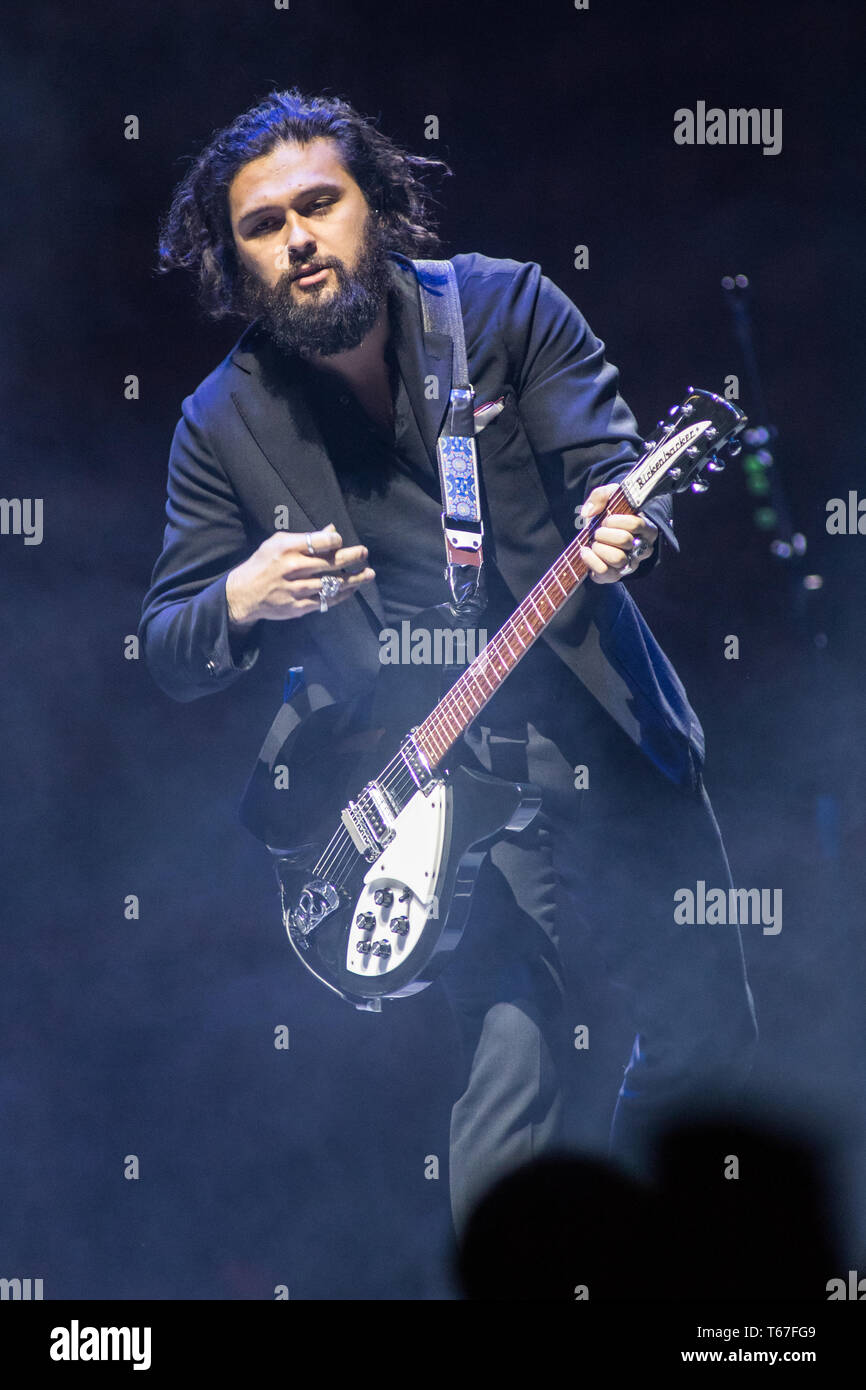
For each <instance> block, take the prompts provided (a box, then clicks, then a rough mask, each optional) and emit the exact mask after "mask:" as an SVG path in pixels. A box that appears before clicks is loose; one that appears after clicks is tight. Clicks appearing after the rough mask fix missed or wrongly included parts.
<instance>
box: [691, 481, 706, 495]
mask: <svg viewBox="0 0 866 1390" xmlns="http://www.w3.org/2000/svg"><path fill="white" fill-rule="evenodd" d="M709 486H710V485H709V483H707V482H705V481H704V479H703V478H695V481H694V482H693V483H692V492H708V491H709Z"/></svg>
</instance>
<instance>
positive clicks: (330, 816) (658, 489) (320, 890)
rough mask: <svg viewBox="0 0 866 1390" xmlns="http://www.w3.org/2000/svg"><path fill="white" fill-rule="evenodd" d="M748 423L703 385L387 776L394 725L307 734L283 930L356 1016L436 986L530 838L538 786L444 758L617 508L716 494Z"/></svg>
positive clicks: (283, 881) (320, 713)
mask: <svg viewBox="0 0 866 1390" xmlns="http://www.w3.org/2000/svg"><path fill="white" fill-rule="evenodd" d="M745 424H746V416H745V415H744V414H743V412H742V411H741V410H740V409H739V408H738V407H737V406H735V405H733V404H731V403H730V402H729V401H725V400H723V399H722V398H721V397H719V396H716V395H714V394H713V393H712V392H709V391H701V390H696V389H694V388H692V387H689V390H688V393H687V395H686V399H685V400H684V401H683V402H682V404H681V405H679V406H673V407H672V408H671V410H670V412H669V415H668V420H667V422H660V424H659V426H658V428H657V430H656V431H655V433H654V435H652V436H651V437H650V439H649V441H648V442H647V447H646V449H645V451H644V453H643V454H642V456H641V458H640V459H639V460H638V462H637V463H636V464H635V465H634V467H633V468H632V470H631V472H630V473H629V474H628V476H627V477H626V478H625V479H624V480H623V481H622V482H621V483H620V484H619V486H618V488H617V491H616V492H615V493H614V494H613V496H612V497H611V499H610V501H609V502H608V504H607V506H606V508H605V510H604V511H603V512H602V513H601V514H600V515H598V516H596V517H593V518H592V519H591V520H590V521H589V522H587V524H586V525H585V526H584V527H583V529H582V530H581V531H580V532H579V533H578V534H577V535H576V536H575V538H574V540H573V541H572V542H571V543H570V544H569V545H568V546H567V547H566V549H565V550H564V551H563V553H562V554H561V555H560V557H559V559H558V560H556V561H555V563H554V564H553V565H551V567H550V569H549V570H548V571H547V572H546V574H544V575H542V577H541V578H540V579H539V581H538V583H537V584H536V585H535V587H534V588H533V589H532V590H531V591H530V592H529V593H528V594H527V595H526V597H525V598H524V600H523V602H522V603H521V604H520V605H519V606H518V608H517V609H516V610H515V612H514V613H513V614H512V615H511V617H510V618H509V619H508V621H507V622H506V623H504V624H503V626H502V627H501V628H500V629H499V631H498V632H497V633H496V635H495V636H494V637H493V638H491V639H490V640H489V641H488V643H487V645H486V646H485V647H484V648H483V649H482V651H481V652H480V653H479V655H478V656H476V657H475V659H474V661H472V662H471V663H470V664H469V665H468V666H466V667H465V669H464V670H463V672H462V674H461V675H460V676H459V677H458V678H457V679H456V681H455V682H454V683H453V685H451V687H450V689H448V690H447V692H446V693H445V694H444V695H443V696H442V698H441V699H440V700H439V702H438V704H436V706H435V708H434V709H433V710H432V711H431V712H430V713H429V714H428V715H427V717H426V719H424V720H423V722H422V723H420V724H417V725H415V726H413V727H412V728H410V729H409V732H408V733H404V734H403V736H402V737H400V729H397V731H396V737H394V738H393V740H392V741H391V744H390V751H392V756H391V757H390V759H389V761H388V762H386V763H385V765H384V766H383V767H382V766H380V770H379V771H378V773H377V774H376V775H374V776H367V772H365V768H366V769H367V771H372V770H373V768H372V767H371V765H370V760H371V757H375V758H376V760H377V765H379V764H381V759H382V756H383V752H385V751H388V743H389V733H388V730H387V728H384V729H383V728H379V729H375V728H373V729H370V728H368V729H367V730H366V732H363V733H361V734H360V735H359V733H358V730H357V729H354V730H352V729H348V730H347V729H346V727H345V724H341V718H342V716H341V714H340V706H326V707H325V708H324V709H321V710H317V711H315V712H314V713H313V714H311V715H310V716H309V717H308V718H307V719H305V720H304V721H303V723H302V724H301V726H300V728H299V729H298V731H297V733H296V735H295V736H293V739H292V747H291V771H290V791H289V795H290V797H291V798H292V802H293V813H292V815H291V816H290V818H289V821H288V822H287V824H289V825H290V827H291V829H290V830H289V832H288V833H289V834H291V835H293V836H294V837H295V842H294V846H293V847H286V845H285V844H283V845H282V846H281V847H280V848H276V847H274V846H273V845H269V846H268V847H269V849H270V850H271V853H272V855H273V856H274V860H275V867H276V871H277V880H278V883H279V887H280V897H281V902H282V913H283V922H284V925H285V928H286V931H287V933H288V937H289V941H290V942H291V944H292V947H293V948H294V950H295V952H296V954H297V956H298V959H299V960H301V961H302V962H303V964H304V965H305V966H306V967H307V969H308V970H309V971H311V973H312V974H313V975H315V976H316V978H317V979H318V980H320V981H321V982H322V983H323V984H324V985H326V986H327V987H328V988H329V989H331V990H333V991H334V992H335V993H337V994H338V995H340V996H341V997H342V998H343V999H345V1000H347V1001H348V1002H349V1003H351V1004H353V1005H354V1006H355V1007H356V1008H358V1009H367V1010H372V1011H375V1012H378V1011H380V1010H381V1007H382V1000H383V999H397V998H400V997H403V996H406V995H411V994H414V993H416V992H418V991H419V990H422V989H425V988H426V987H427V986H428V985H429V984H430V983H431V982H432V981H433V980H434V979H435V978H436V976H437V975H438V974H439V973H440V971H441V970H442V968H443V967H444V965H445V964H446V963H447V961H448V960H449V959H450V958H451V955H452V952H453V951H454V949H455V948H456V947H457V945H458V944H459V942H460V939H461V937H462V934H463V930H464V927H465V924H466V920H467V917H468V914H469V907H470V903H471V899H472V892H473V888H474V885H475V880H476V877H477V874H478V870H479V868H480V866H481V863H482V861H483V858H484V855H485V854H486V852H487V849H488V848H489V845H490V842H491V840H492V838H493V837H494V836H496V835H497V834H498V833H500V832H501V831H503V830H521V829H523V828H524V827H525V826H526V825H528V824H529V822H530V821H531V820H532V818H533V816H534V815H535V813H536V811H537V810H538V807H539V805H540V797H539V795H538V793H537V790H536V789H535V788H534V787H532V786H531V785H530V784H521V783H513V782H505V781H502V780H501V779H499V778H495V777H491V776H489V775H487V774H486V773H482V772H476V771H473V770H472V769H471V768H467V767H462V766H457V767H455V768H454V769H453V770H452V771H449V769H448V768H447V766H446V759H447V757H448V753H449V750H450V749H452V748H453V746H454V744H455V743H456V742H457V740H458V739H459V738H460V736H461V735H462V733H463V732H464V730H465V729H467V728H468V727H469V725H470V724H471V723H472V722H473V721H474V720H475V719H476V718H477V716H478V715H479V714H480V712H481V710H482V709H483V708H484V707H485V705H486V704H487V703H488V701H489V700H490V699H491V698H492V697H493V695H494V694H495V693H496V691H497V690H498V689H499V687H500V686H501V685H502V683H503V681H505V679H506V678H507V677H508V675H510V673H511V672H512V671H513V670H514V668H515V666H516V665H517V663H518V662H519V661H520V659H521V657H522V656H524V655H525V653H526V652H527V651H528V650H529V648H530V647H531V646H532V644H533V642H535V640H536V639H537V638H538V637H539V635H540V634H541V633H542V632H543V630H544V629H545V628H546V626H547V624H548V623H549V622H550V620H551V618H552V617H553V615H554V614H555V613H556V612H557V611H558V610H559V609H560V608H561V607H562V606H563V604H565V603H567V602H568V599H569V597H570V596H571V594H573V593H574V592H575V590H576V589H577V588H578V587H579V586H580V585H581V584H582V583H583V581H584V580H585V579H586V577H587V574H588V573H589V571H588V569H587V566H586V565H585V563H584V562H583V560H582V559H581V557H580V548H581V547H582V546H588V545H590V544H591V543H592V539H593V536H594V534H595V531H596V530H597V529H598V527H599V526H600V525H602V524H603V522H604V520H605V518H606V517H607V516H608V515H609V514H610V513H611V512H618V513H632V514H635V513H637V512H639V511H640V509H641V508H642V507H643V506H645V504H646V503H647V502H648V501H649V499H650V498H651V497H654V496H658V495H660V494H662V493H665V492H683V491H685V490H686V488H689V487H691V489H692V490H693V491H695V492H704V491H706V489H707V487H708V485H709V484H708V481H707V477H706V475H707V473H712V472H718V471H721V469H722V468H723V467H724V460H723V459H722V458H721V457H720V456H719V451H720V449H722V448H723V447H727V449H728V451H729V452H730V453H731V454H733V453H734V452H737V453H738V452H739V449H740V445H739V441H738V440H737V438H736V436H737V435H738V434H739V433H740V431H741V430H742V429H743V427H744V426H745ZM425 707H426V706H425ZM401 728H402V729H404V730H405V723H404V724H403V725H402V726H401ZM392 732H393V731H392ZM327 769H331V770H332V771H331V772H330V773H329V772H328V771H327ZM364 778H366V780H363V779H364ZM353 779H354V780H353ZM359 786H360V788H361V789H360V790H357V791H356V792H355V795H354V796H347V795H346V793H347V792H350V791H351V790H352V787H356V788H357V787H359ZM323 787H324V789H325V790H324V797H323Z"/></svg>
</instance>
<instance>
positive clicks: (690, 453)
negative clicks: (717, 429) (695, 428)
mask: <svg viewBox="0 0 866 1390" xmlns="http://www.w3.org/2000/svg"><path fill="white" fill-rule="evenodd" d="M702 452H703V450H702V449H699V448H698V446H697V444H690V445H689V447H688V448H687V449H686V458H689V459H699V458H700V457H701V454H702Z"/></svg>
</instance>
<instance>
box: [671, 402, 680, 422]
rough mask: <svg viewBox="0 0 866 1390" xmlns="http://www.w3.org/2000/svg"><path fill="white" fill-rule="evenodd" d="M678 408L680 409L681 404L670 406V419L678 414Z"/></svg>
mask: <svg viewBox="0 0 866 1390" xmlns="http://www.w3.org/2000/svg"><path fill="white" fill-rule="evenodd" d="M678 410H679V406H678V405H672V406H671V408H670V410H669V411H668V419H669V420H671V419H673V417H674V416H675V415H676V413H677V411H678Z"/></svg>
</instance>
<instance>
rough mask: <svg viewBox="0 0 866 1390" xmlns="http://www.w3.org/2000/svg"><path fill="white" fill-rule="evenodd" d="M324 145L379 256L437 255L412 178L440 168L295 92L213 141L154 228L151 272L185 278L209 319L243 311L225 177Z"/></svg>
mask: <svg viewBox="0 0 866 1390" xmlns="http://www.w3.org/2000/svg"><path fill="white" fill-rule="evenodd" d="M322 136H324V137H326V138H328V139H331V140H333V141H334V142H335V144H336V146H337V149H338V152H339V155H340V158H341V160H342V162H343V164H344V165H345V167H346V168H347V169H348V171H349V173H350V174H351V175H352V177H353V178H354V180H355V182H356V183H357V184H358V186H359V187H360V189H361V191H362V192H363V194H364V196H365V198H366V199H367V202H368V204H369V205H370V207H371V208H373V209H377V210H378V217H379V223H380V227H381V231H382V236H383V240H384V244H385V247H386V249H387V250H389V251H399V252H402V254H403V255H405V256H412V257H415V256H435V255H436V253H437V252H438V251H439V248H440V241H439V238H438V236H437V235H436V232H435V231H434V229H433V215H432V213H431V210H430V206H429V201H430V194H429V192H428V190H427V188H426V187H425V186H424V184H423V183H422V182H421V180H420V179H419V177H418V175H419V173H421V172H429V171H431V170H434V169H439V170H442V171H444V173H446V174H450V173H451V172H452V170H451V169H450V168H449V167H448V165H447V164H445V163H444V162H443V161H442V160H441V159H425V158H424V157H423V156H422V155H413V154H408V153H407V152H406V151H405V150H402V149H401V148H400V147H399V146H398V145H396V144H395V143H394V141H393V140H390V139H388V137H387V136H385V135H383V134H382V133H381V132H380V131H378V130H376V129H375V127H374V125H373V123H372V121H371V120H370V119H369V118H367V117H364V116H361V115H360V114H359V113H358V112H357V111H356V110H355V109H354V108H353V107H352V106H350V105H349V103H348V102H347V101H343V100H341V99H340V98H338V97H307V96H304V95H303V94H302V93H301V92H299V91H298V89H297V88H296V87H293V88H291V89H290V90H289V91H285V92H277V91H274V92H271V93H270V95H269V96H267V97H266V98H265V100H264V101H262V102H260V103H259V104H258V105H257V106H253V107H251V108H250V109H249V110H248V111H245V112H243V114H242V115H240V116H237V117H236V118H235V120H233V121H232V122H231V124H230V125H228V126H226V127H225V129H223V130H219V131H217V132H216V134H215V135H213V136H212V137H211V140H210V142H209V143H208V144H207V146H206V147H205V148H204V149H203V150H202V152H201V154H200V155H199V156H198V158H197V159H196V160H195V162H194V163H193V165H192V166H191V168H190V169H189V171H188V172H187V174H186V176H185V177H184V179H183V180H182V181H181V182H180V183H179V184H178V186H177V188H176V189H175V192H174V196H173V198H172V202H171V207H170V208H169V210H168V212H167V213H166V215H165V217H164V218H163V220H162V222H161V223H160V228H159V264H158V266H157V269H158V271H159V272H161V273H166V272H167V271H169V270H175V269H183V270H190V271H192V272H193V273H194V274H195V275H196V276H197V279H198V295H199V301H200V303H201V305H202V307H203V308H204V310H205V312H206V313H207V314H208V315H209V316H210V317H211V318H215V319H220V318H224V317H226V316H227V315H229V314H239V313H242V312H243V309H242V303H241V298H240V293H239V289H240V267H239V264H238V259H237V254H236V251H235V244H234V237H233V234H232V228H231V221H230V218H229V209H228V189H229V185H230V184H231V182H232V180H233V178H234V177H235V175H236V174H237V172H238V170H239V169H241V168H243V166H244V165H245V164H249V162H250V161H251V160H253V159H258V158H260V157H261V156H262V155H266V154H269V153H270V151H271V150H272V149H273V148H274V147H275V146H276V145H278V144H279V143H280V142H281V141H293V142H297V143H298V144H301V145H304V144H308V143H309V142H310V141H311V140H315V139H317V138H319V137H322Z"/></svg>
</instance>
